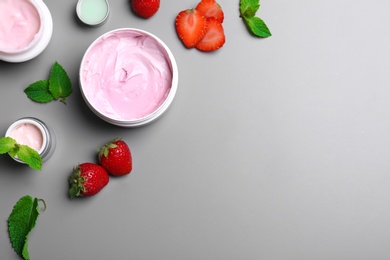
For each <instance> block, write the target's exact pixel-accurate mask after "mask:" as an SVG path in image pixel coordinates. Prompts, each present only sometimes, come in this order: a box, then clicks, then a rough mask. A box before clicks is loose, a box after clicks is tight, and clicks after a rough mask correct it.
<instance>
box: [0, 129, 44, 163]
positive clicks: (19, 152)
mask: <svg viewBox="0 0 390 260" xmlns="http://www.w3.org/2000/svg"><path fill="white" fill-rule="evenodd" d="M5 153H9V155H10V156H11V157H15V156H17V157H18V159H20V160H21V161H22V162H24V163H26V164H27V165H28V166H30V167H31V168H33V169H34V170H41V169H42V158H41V156H40V155H39V153H38V152H37V151H36V150H34V149H33V148H31V147H29V146H27V145H22V144H18V143H17V142H16V140H15V139H13V138H11V137H8V136H7V137H2V138H0V154H5Z"/></svg>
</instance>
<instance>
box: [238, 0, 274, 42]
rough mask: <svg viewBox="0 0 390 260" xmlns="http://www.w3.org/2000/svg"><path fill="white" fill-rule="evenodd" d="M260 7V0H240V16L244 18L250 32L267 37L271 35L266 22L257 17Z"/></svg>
mask: <svg viewBox="0 0 390 260" xmlns="http://www.w3.org/2000/svg"><path fill="white" fill-rule="evenodd" d="M259 9H260V0H240V17H241V18H243V20H244V23H245V25H246V27H247V28H248V30H249V32H250V33H251V34H252V35H254V36H257V37H261V38H266V37H269V36H271V32H270V30H269V29H268V27H267V25H266V24H265V22H264V21H263V20H262V19H261V18H259V17H256V16H255V15H256V12H257V11H258V10H259Z"/></svg>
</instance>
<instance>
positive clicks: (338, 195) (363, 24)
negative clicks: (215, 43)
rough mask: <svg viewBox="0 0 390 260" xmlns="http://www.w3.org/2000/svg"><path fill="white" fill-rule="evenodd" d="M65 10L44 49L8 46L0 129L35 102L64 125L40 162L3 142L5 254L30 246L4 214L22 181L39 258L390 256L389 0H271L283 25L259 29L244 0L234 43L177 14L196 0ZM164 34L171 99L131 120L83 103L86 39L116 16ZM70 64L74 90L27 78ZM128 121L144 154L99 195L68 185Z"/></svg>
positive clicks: (0, 201) (59, 7)
mask: <svg viewBox="0 0 390 260" xmlns="http://www.w3.org/2000/svg"><path fill="white" fill-rule="evenodd" d="M45 2H46V4H47V6H48V7H49V9H50V11H51V13H52V15H53V21H54V32H53V36H52V39H51V42H50V43H49V46H48V47H47V49H46V50H45V51H44V52H43V53H42V54H41V55H40V56H38V57H37V58H35V59H33V60H31V61H28V62H24V63H20V64H11V63H5V62H0V87H1V95H0V110H1V111H2V112H1V121H0V123H1V124H0V131H1V132H3V133H5V131H6V129H7V128H8V126H9V125H10V124H11V123H12V122H13V121H15V120H16V119H18V118H19V117H23V116H35V117H38V118H40V119H42V120H43V121H45V122H46V123H47V124H49V125H50V126H51V127H52V128H53V129H54V130H55V131H56V133H57V139H58V145H57V149H56V151H55V153H54V155H53V157H52V158H51V159H50V160H49V161H47V162H46V163H45V165H44V168H43V170H42V172H36V171H33V170H31V169H29V168H27V167H25V166H22V165H19V164H17V163H15V162H14V161H12V159H11V158H9V157H8V156H1V157H0V258H1V259H7V260H12V259H19V257H18V256H17V255H16V254H15V253H14V251H13V249H12V248H11V246H10V243H9V238H8V233H7V224H6V220H7V218H8V216H9V214H10V212H11V210H12V207H13V205H14V204H15V203H16V201H17V200H18V199H19V198H20V197H22V196H24V195H27V194H29V195H31V196H33V197H38V198H43V199H45V201H46V203H47V210H46V211H45V212H43V213H41V215H40V216H39V218H38V221H37V226H36V228H35V229H34V230H33V232H32V233H31V235H30V241H29V252H30V256H31V258H32V259H41V260H45V259H56V260H65V259H77V258H83V259H86V260H90V259H145V260H149V259H169V260H179V259H180V260H182V259H196V260H198V259H215V260H216V259H218V260H219V259H224V260H235V259H242V260H255V259H354V260H356V259H377V260H378V259H390V250H388V245H389V241H390V225H389V224H388V223H389V220H390V203H389V198H390V189H389V183H390V160H389V158H388V157H389V154H390V137H389V133H390V117H389V116H390V102H389V99H390V89H389V77H390V76H389V75H390V73H388V69H389V65H390V64H389V63H390V51H389V46H390V30H389V25H390V16H389V14H388V10H389V8H390V2H389V1H385V0H372V1H363V0H355V1H352V0H339V1H330V2H329V1H312V0H301V1H290V0H279V1H265V0H264V1H262V5H261V9H260V12H259V13H258V15H259V16H260V17H262V18H263V19H264V20H265V22H266V23H267V24H268V26H269V27H270V29H271V32H272V33H273V36H272V37H270V38H268V39H257V38H254V37H252V36H250V35H249V33H248V32H247V30H246V28H245V27H244V24H243V23H242V21H241V19H240V18H239V11H238V4H239V1H238V0H235V1H232V0H219V3H220V4H221V6H222V7H223V9H224V11H225V22H224V28H225V32H226V44H225V46H224V47H223V48H222V49H221V50H219V51H217V52H214V53H201V52H199V51H196V50H195V49H192V50H187V49H185V48H184V47H183V45H182V44H181V42H180V41H179V39H178V38H177V35H176V32H175V27H174V19H175V16H176V14H177V13H178V12H179V11H181V10H184V9H187V8H191V7H195V5H196V4H197V1H194V0H188V1H162V3H161V8H160V10H159V12H158V13H157V14H156V15H155V16H154V17H153V18H151V19H149V20H144V19H140V18H137V17H136V16H135V15H134V14H133V13H132V12H131V10H130V5H129V2H128V1H117V0H115V1H114V0H111V1H110V5H111V14H110V17H109V19H108V21H107V22H106V23H105V24H104V25H103V26H101V27H98V28H90V27H86V26H83V25H81V24H80V23H79V22H78V20H77V18H76V15H75V8H76V1H54V0H47V1H45ZM122 27H134V28H139V29H143V30H147V31H149V32H151V33H153V34H155V35H157V36H158V37H160V38H161V39H162V40H163V41H164V42H165V43H166V44H167V45H168V46H169V47H170V49H171V51H172V52H173V54H174V55H175V57H176V61H177V63H178V67H179V87H178V92H177V95H176V97H175V100H174V102H173V104H172V106H171V107H170V109H169V110H168V111H167V113H166V114H165V115H164V116H163V117H162V118H160V119H159V120H158V121H156V122H154V123H153V124H151V125H148V126H145V127H142V128H137V129H127V128H120V127H116V126H113V125H110V124H108V123H106V122H104V121H103V120H101V119H99V118H98V117H97V116H95V115H94V114H93V113H92V112H91V111H90V110H89V109H88V107H87V106H86V104H85V103H84V101H83V99H82V97H81V95H80V91H79V85H78V70H79V64H80V62H81V59H82V56H83V54H84V52H85V50H86V49H87V47H88V46H89V45H90V44H91V43H92V41H94V40H95V39H96V38H97V37H99V36H100V35H101V34H103V33H105V32H107V31H110V30H112V29H117V28H122ZM54 61H58V62H59V63H60V64H61V65H63V67H64V68H65V69H66V70H67V71H68V73H69V75H70V77H71V79H72V82H73V86H74V93H73V94H72V96H71V97H69V98H68V100H67V101H68V102H67V105H66V106H65V105H63V104H61V103H49V104H36V103H33V102H31V101H29V100H28V99H27V98H26V96H25V94H24V93H23V90H24V89H25V88H26V87H27V86H28V85H29V84H30V83H32V82H34V81H37V80H40V79H45V78H47V77H48V73H49V70H50V68H51V65H52V64H53V63H54ZM118 136H119V137H122V138H123V139H124V140H125V141H126V142H128V144H129V145H130V148H131V150H132V153H133V158H134V170H133V172H132V173H131V175H129V176H126V177H123V178H111V179H110V183H109V185H108V186H106V188H105V189H104V190H103V191H102V192H101V193H100V194H98V195H97V196H96V197H93V198H89V199H74V200H70V199H69V198H68V196H67V190H68V183H67V177H68V175H69V174H70V172H71V170H72V168H73V167H74V166H75V165H77V164H78V163H81V162H85V161H96V149H97V148H99V147H100V146H102V145H103V144H104V143H105V142H106V141H108V140H110V139H112V138H114V137H118Z"/></svg>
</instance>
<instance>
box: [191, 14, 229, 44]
mask: <svg viewBox="0 0 390 260" xmlns="http://www.w3.org/2000/svg"><path fill="white" fill-rule="evenodd" d="M224 44H225V32H224V29H223V26H222V24H221V23H220V22H219V21H218V20H217V19H215V18H208V19H207V29H206V34H205V36H204V37H203V39H202V40H201V41H200V42H198V44H196V46H195V47H196V48H197V49H198V50H201V51H215V50H217V49H219V48H221V47H222V46H223V45H224Z"/></svg>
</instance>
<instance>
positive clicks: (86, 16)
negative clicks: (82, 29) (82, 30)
mask: <svg viewBox="0 0 390 260" xmlns="http://www.w3.org/2000/svg"><path fill="white" fill-rule="evenodd" d="M108 12H109V5H108V2H107V0H79V2H78V4H77V14H78V16H79V18H80V20H81V21H83V22H84V23H86V24H89V25H98V24H100V23H102V22H103V21H104V20H105V19H106V18H107V15H108Z"/></svg>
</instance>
